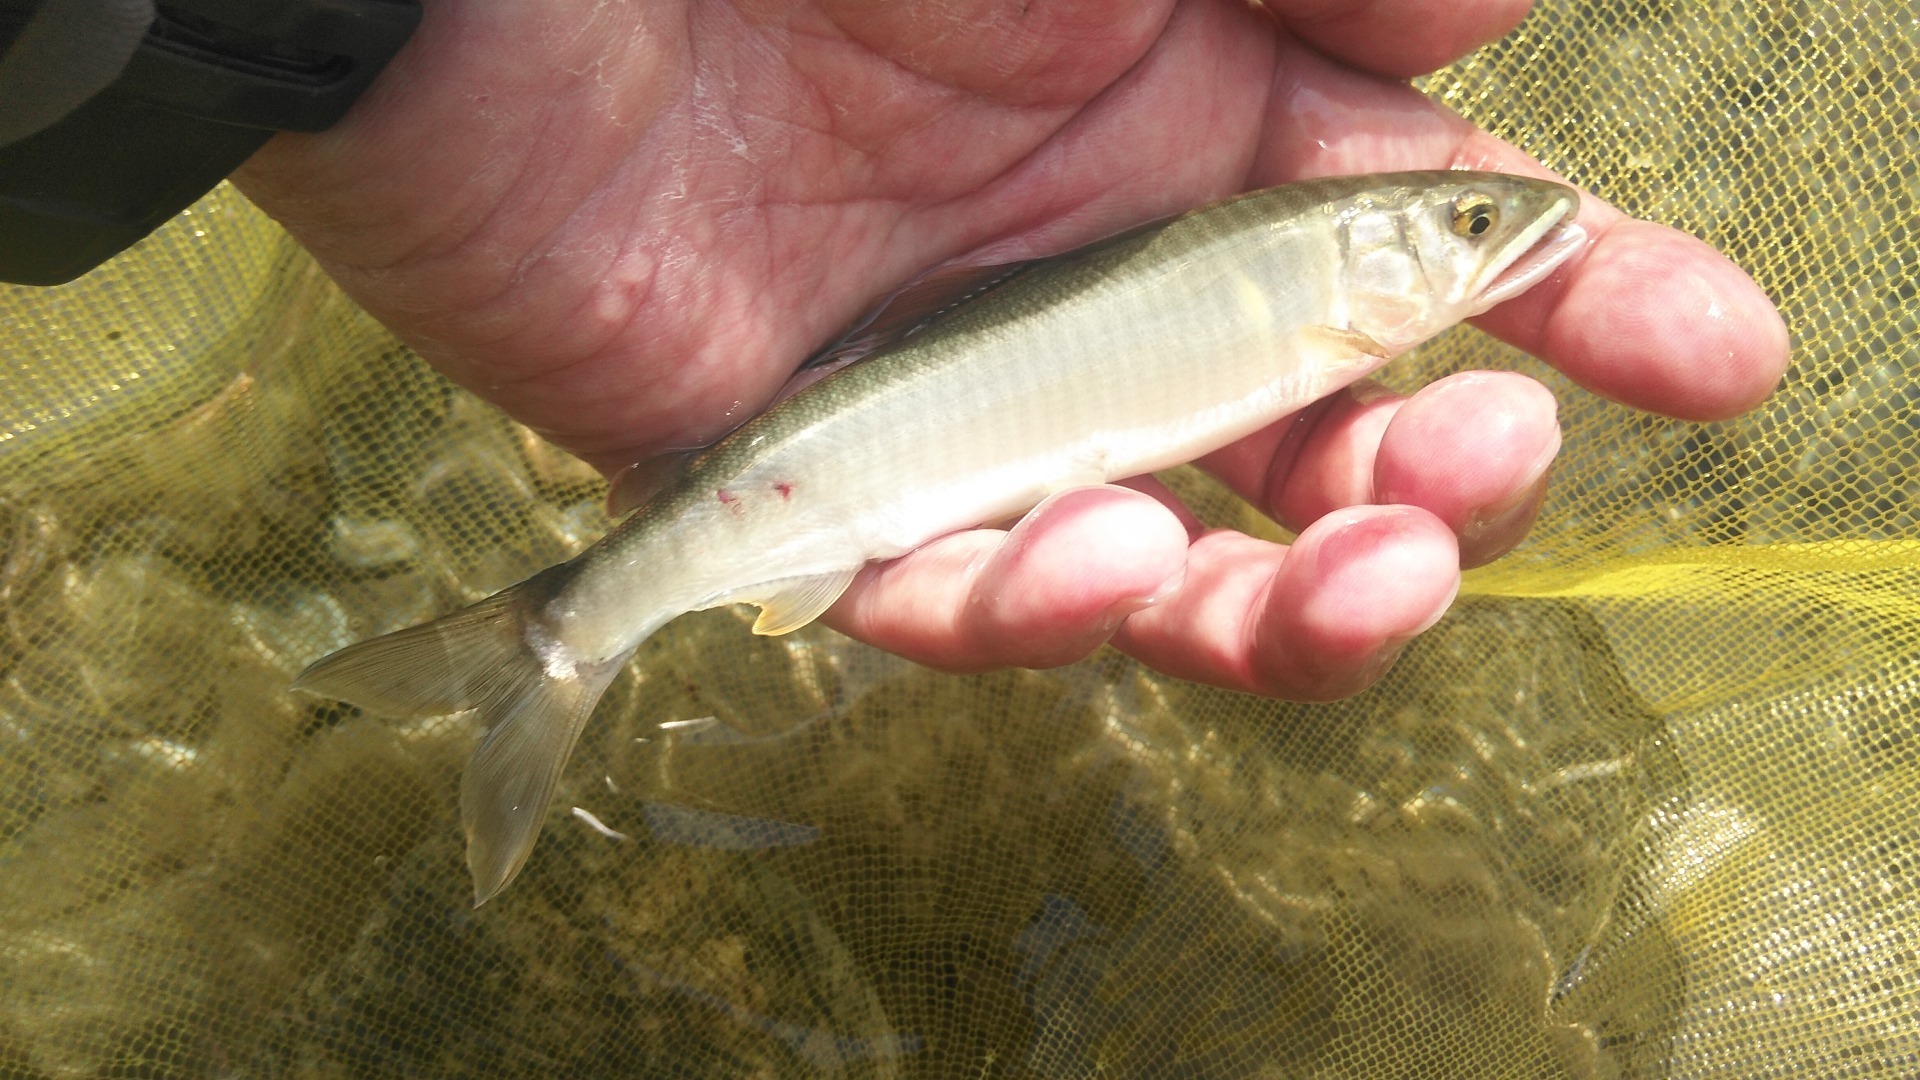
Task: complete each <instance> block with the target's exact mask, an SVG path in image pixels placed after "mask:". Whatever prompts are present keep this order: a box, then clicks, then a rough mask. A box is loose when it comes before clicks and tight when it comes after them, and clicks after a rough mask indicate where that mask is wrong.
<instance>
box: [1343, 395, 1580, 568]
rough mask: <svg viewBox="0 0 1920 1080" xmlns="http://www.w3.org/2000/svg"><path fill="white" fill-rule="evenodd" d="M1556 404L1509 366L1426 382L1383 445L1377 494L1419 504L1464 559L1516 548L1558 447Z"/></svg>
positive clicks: (1474, 562) (1467, 562) (1474, 560)
mask: <svg viewBox="0 0 1920 1080" xmlns="http://www.w3.org/2000/svg"><path fill="white" fill-rule="evenodd" d="M1558 412H1559V406H1558V404H1557V403H1556V402H1555V401H1554V400H1553V394H1552V392H1551V391H1549V390H1548V389H1547V388H1546V387H1544V386H1541V385H1540V384H1539V383H1537V382H1535V381H1533V380H1532V379H1529V378H1527V377H1526V376H1524V375H1516V374H1513V373H1512V372H1500V371H1467V372H1462V373H1460V374H1458V375H1452V376H1449V377H1447V378H1445V379H1441V380H1440V381H1438V382H1436V383H1433V384H1432V385H1430V386H1427V387H1424V388H1422V389H1421V390H1420V392H1419V393H1417V394H1415V395H1414V396H1413V397H1412V398H1411V399H1410V400H1408V401H1407V402H1406V404H1405V405H1404V406H1403V407H1401V408H1400V409H1399V410H1398V411H1397V412H1395V413H1394V415H1393V420H1392V422H1391V423H1390V424H1388V425H1387V429H1386V431H1385V433H1384V435H1383V436H1382V438H1381V439H1380V442H1379V444H1378V452H1377V454H1376V455H1375V458H1374V466H1373V477H1372V481H1373V498H1374V501H1376V502H1381V503H1401V504H1405V505H1408V506H1418V507H1420V508H1421V509H1423V510H1426V511H1427V512H1428V513H1430V514H1433V515H1434V516H1435V517H1437V518H1439V519H1440V520H1441V522H1442V523H1444V524H1445V525H1446V526H1447V527H1448V528H1449V529H1451V530H1452V531H1453V535H1454V537H1455V538H1456V539H1457V540H1458V541H1459V544H1460V565H1461V566H1462V567H1472V566H1480V565H1483V564H1485V563H1489V562H1492V561H1493V560H1494V559H1496V558H1498V557H1500V556H1501V555H1504V554H1506V553H1507V552H1508V551H1511V550H1512V549H1513V547H1514V545H1516V544H1518V543H1519V542H1520V541H1521V540H1522V539H1523V538H1525V536H1526V534H1527V530H1528V529H1529V528H1531V527H1532V525H1533V520H1534V518H1535V517H1537V516H1538V515H1539V512H1540V504H1541V502H1542V501H1543V500H1544V499H1545V497H1546V491H1547V476H1548V471H1549V470H1550V469H1551V468H1552V466H1553V459H1554V455H1556V454H1557V453H1559V451H1560V424H1559V420H1558Z"/></svg>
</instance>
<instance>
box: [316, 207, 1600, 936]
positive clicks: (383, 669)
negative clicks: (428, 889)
mask: <svg viewBox="0 0 1920 1080" xmlns="http://www.w3.org/2000/svg"><path fill="white" fill-rule="evenodd" d="M1576 206H1577V201H1576V199H1575V197H1574V195H1573V193H1572V192H1571V191H1570V190H1568V189H1566V188H1564V187H1562V186H1560V185H1557V184H1552V183H1548V182H1545V181H1538V180H1529V179H1522V178H1518V177H1509V176H1501V175H1498V174H1485V173H1468V172H1438V173H1435V172H1429V173H1403V174H1386V175H1380V176H1366V177H1347V178H1338V179H1332V180H1323V181H1314V182H1308V183H1304V184H1297V185H1291V186H1287V187H1281V188H1274V189H1269V190H1266V191H1261V192H1255V193H1252V194H1249V195H1245V196H1241V197H1238V198H1236V199H1231V200H1228V201H1226V202H1223V203H1220V204H1216V205H1214V206H1212V207H1208V208H1205V209H1202V210H1199V211H1195V212H1192V213H1189V214H1186V215H1182V216H1180V217H1176V218H1171V219H1168V220H1166V221H1162V222H1157V223H1153V224H1150V225H1146V226H1142V227H1139V228H1136V229H1133V230H1130V231H1128V232H1126V233H1122V234H1120V235H1118V236H1115V237H1113V238H1110V239H1108V240H1105V241H1101V242H1098V243H1095V244H1092V245H1088V246H1087V247H1084V248H1080V249H1077V250H1075V251H1072V252H1068V253H1066V254H1063V255H1059V256H1054V257H1051V258H1047V259H1041V260H1035V261H1033V262H1032V263H1030V264H1027V265H1025V266H1023V267H1022V268H1020V269H1018V270H1017V271H1014V272H1012V273H1011V274H1010V275H1008V276H1004V277H1003V280H1000V281H999V283H998V284H996V285H994V286H993V287H991V288H989V289H986V290H985V291H984V292H981V293H979V294H978V295H974V296H971V297H970V298H968V299H966V300H964V301H962V302H959V303H957V304H955V305H954V306H953V307H952V308H951V309H950V310H946V311H942V312H940V313H939V314H938V315H937V316H935V317H933V318H931V319H928V320H926V321H925V322H924V323H922V324H919V325H914V324H912V323H909V324H907V325H908V326H910V327H911V329H910V331H908V332H905V333H904V334H896V335H895V336H894V337H893V338H892V339H890V340H886V341H883V342H881V343H880V344H879V345H878V347H877V348H876V349H875V351H874V352H873V353H872V354H871V355H870V356H868V357H866V358H865V359H864V360H861V361H860V362H858V363H855V364H852V365H851V366H848V367H845V368H844V369H842V370H839V371H835V372H834V373H833V374H831V375H829V376H827V377H825V378H822V379H820V380H819V381H817V382H814V383H813V384H811V385H809V386H807V387H805V388H804V389H802V390H800V391H799V392H798V393H796V394H794V395H792V396H791V397H789V398H787V399H785V400H783V401H781V402H779V403H778V404H777V405H776V406H775V407H774V408H772V409H770V410H769V411H767V412H766V413H764V414H762V415H760V416H758V417H756V418H754V419H753V420H750V421H749V422H747V423H746V424H745V425H743V426H742V427H740V428H739V429H738V430H736V431H734V432H732V433H731V434H729V435H728V436H727V437H726V438H724V439H723V440H721V441H720V442H719V443H717V444H715V445H714V446H713V447H711V448H709V449H708V450H706V451H704V452H703V453H701V454H699V455H698V456H696V457H695V458H693V459H692V461H691V462H690V463H689V464H688V466H687V468H686V470H685V472H684V473H683V474H682V475H681V476H680V477H679V479H678V480H677V481H676V482H674V483H672V484H670V485H669V486H667V487H666V488H664V489H663V490H661V491H659V492H658V493H656V494H655V495H654V496H653V497H652V498H651V499H649V500H648V501H646V502H645V503H644V504H643V505H642V506H641V507H640V508H639V509H637V510H636V511H635V512H634V513H633V514H632V515H631V516H630V517H629V518H628V519H627V520H626V521H624V522H623V523H622V524H621V525H620V526H619V527H618V528H616V529H615V530H613V531H612V532H611V533H609V534H608V535H607V537H605V538H604V539H603V540H601V541H600V542H599V543H597V544H595V545H593V546H592V547H590V548H589V549H587V550H586V551H585V552H583V553H581V554H580V555H579V556H577V557H576V558H574V559H573V560H570V561H569V562H566V563H562V564H560V565H558V566H555V567H550V568H548V569H547V570H545V571H542V572H541V573H539V574H536V575H534V576H533V577H531V578H529V579H528V580H526V581H524V582H522V583H520V584H519V585H516V586H513V587H512V588H510V589H507V590H505V591H503V592H502V593H499V594H497V595H495V596H494V597H491V598H489V599H487V600H484V601H482V602H480V603H479V604H476V605H474V606H472V607H470V608H467V609H464V610H463V611H459V612H455V613H454V614H452V615H449V616H447V617H445V618H443V619H441V620H437V621H436V622H432V623H428V624H425V625H423V626H417V627H412V628H409V629H407V630H402V631H399V632H398V633H395V634H389V635H387V636H385V637H382V638H376V639H373V640H372V641H367V642H362V643H360V644H358V645H354V646H350V647H348V648H347V649H344V650H341V651H340V652H338V653H335V654H333V655H331V656H328V657H325V658H323V659H322V660H320V661H319V662H317V663H316V664H315V665H314V666H313V667H311V668H309V669H308V671H307V672H305V673H303V674H302V675H301V677H300V679H299V680H298V681H297V682H296V684H295V685H296V686H298V687H300V688H303V689H309V690H312V691H314V692H316V693H323V694H328V695H332V696H335V697H339V698H343V699H345V700H348V701H351V702H354V703H356V704H359V705H361V706H363V707H365V708H368V709H371V710H373V711H376V712H384V713H390V714H395V715H422V714H427V715H431V714H436V713H444V712H451V711H455V710H458V709H465V708H476V709H478V710H479V711H480V713H481V715H482V717H483V718H484V719H485V720H486V721H487V723H488V725H489V730H488V735H487V738H486V739H485V740H484V741H483V742H482V744H481V747H480V749H479V750H477V751H476V752H475V755H474V758H473V760H472V761H471V762H470V763H469V765H468V768H467V772H466V776H465V777H464V779H463V782H462V793H461V804H462V820H463V825H464V827H465V829H466V833H467V839H468V865H469V868H470V870H471V871H472V873H473V877H474V883H475V902H476V903H479V902H483V901H484V900H485V899H486V898H487V897H489V896H491V895H493V893H495V892H497V891H498V890H499V889H500V888H502V887H504V886H505V884H506V883H507V882H508V881H510V880H511V879H512V877H513V876H514V875H515V874H516V873H517V872H518V871H519V868H520V866H521V865H522V864H523V863H524V861H525V859H526V856H527V854H528V852H529V851H530V850H531V849H532V846H533V843H534V840H535V838H536V837H537V835H538V832H539V827H540V822H541V820H542V818H543V817H544V816H545V813H546V809H547V805H548V803H549V801H550V800H551V798H552V794H553V789H554V785H555V784H556V782H557V780H558V777H559V774H560V770H561V767H562V766H563V765H564V763H565V761H566V758H567V756H568V755H569V754H570V753H571V751H572V747H573V744H574V742H575V741H576V740H577V738H578V735H579V732H580V730H581V728H582V726H583V725H584V724H585V723H586V720H587V718H588V715H589V714H590V713H591V711H592V708H593V705H594V703H595V702H596V701H597V700H598V698H599V696H600V693H601V692H602V691H603V690H604V689H605V687H606V685H607V683H608V682H610V681H611V679H612V678H613V675H614V674H615V673H617V671H618V670H619V668H620V666H621V665H623V664H624V663H625V662H626V660H627V658H628V657H629V656H630V655H631V654H632V652H633V650H634V649H635V648H637V647H638V645H639V644H640V643H641V642H642V641H644V640H645V639H646V638H647V637H648V636H649V635H651V634H652V633H653V632H654V631H655V630H657V629H659V627H660V626H662V625H664V624H665V623H666V622H667V621H669V620H671V619H673V618H674V617H676V616H678V615H680V614H682V613H684V612H687V611H693V610H699V609H702V608H708V607H713V606H717V605H720V604H726V603H734V602H749V603H755V604H758V605H760V606H761V608H762V615H761V619H760V621H759V622H758V623H757V624H756V626H755V629H756V630H759V631H761V632H783V631H785V630H790V629H793V628H794V627H796V626H799V625H804V624H805V623H806V622H808V621H811V620H812V619H813V618H815V617H817V616H818V615H819V614H820V613H821V612H823V611H824V610H825V609H826V608H827V607H828V606H830V605H831V604H832V602H833V601H834V600H835V599H836V598H837V597H838V596H839V594H840V592H841V591H842V590H844V589H845V588H846V586H847V584H848V582H849V581H850V580H851V579H852V576H853V574H854V573H855V572H856V571H857V570H858V569H859V568H860V567H861V566H863V565H865V564H866V563H868V562H870V561H873V560H876V559H888V558H893V557H896V556H899V555H902V554H905V553H906V552H908V551H911V550H912V549H914V548H915V547H918V546H919V545H921V544H924V543H926V542H927V541H929V540H932V539H934V538H937V537H939V536H941V535H944V534H946V533H950V532H953V531H955V530H958V529H963V528H967V527H969V526H972V525H976V524H979V523H981V522H984V521H993V520H1000V519H1004V518H1006V517H1009V516H1011V515H1014V514H1017V513H1020V512H1023V511H1025V510H1026V509H1028V508H1030V507H1032V506H1033V505H1034V504H1036V503H1038V502H1039V501H1041V500H1042V499H1043V498H1045V497H1046V496H1047V495H1049V494H1051V493H1053V492H1056V491H1060V490H1065V489H1068V488H1071V487H1075V486H1079V485H1085V484H1098V483H1104V482H1106V481H1109V480H1115V479H1121V478H1124V477H1128V476H1134V475H1139V474H1141V473H1145V472H1150V471H1153V470H1155V469H1159V468H1164V467H1167V466H1170V465H1173V464H1177V463H1179V462H1183V461H1188V460H1191V459H1193V458H1194V457H1197V456H1199V455H1200V454H1203V453H1205V452H1207V451H1210V450H1213V449H1216V448H1218V447H1220V446H1223V445H1225V444H1227V443H1229V442H1231V441H1233V440H1234V439H1237V438H1239V437H1241V436H1244V435H1247V434H1249V433H1251V432H1253V431H1256V430H1258V429H1259V428H1261V427H1263V426H1265V425H1267V424H1269V423H1272V422H1274V421H1275V420H1278V419H1280V418H1282V417H1284V416H1285V415H1287V414H1288V413H1290V412H1293V411H1295V410H1297V409H1300V408H1302V407H1304V406H1306V405H1308V404H1310V403H1312V402H1313V401H1314V400H1316V399H1318V398H1320V397H1323V396H1325V395H1326V394H1329V393H1331V392H1333V391H1335V390H1337V389H1339V388H1340V387H1342V386H1344V385H1346V384H1347V383H1349V382H1351V381H1353V380H1354V379H1356V378H1359V377H1361V376H1363V375H1365V374H1367V373H1368V372H1370V371H1372V370H1374V369H1375V368H1377V367H1378V366H1379V365H1381V364H1383V363H1385V362H1386V361H1387V360H1388V359H1389V358H1390V357H1391V356H1393V355H1397V354H1398V353H1400V352H1402V351H1404V350H1405V349H1407V348H1409V347H1411V346H1412V345H1414V344H1417V343H1418V342H1419V341H1422V340H1425V339H1426V338H1428V337H1431V336H1432V335H1433V334H1436V333H1438V332H1440V331H1441V330H1444V329H1446V328H1447V327H1448V326H1451V325H1453V324H1454V323H1456V322H1458V321H1459V320H1461V319H1463V318H1466V317H1468V316H1470V315H1472V314H1475V313H1477V312H1478V311H1482V310H1485V309H1486V308H1487V307H1488V306H1491V305H1492V304H1494V303H1497V302H1499V301H1501V300H1504V299H1506V298H1508V297H1510V296H1512V295H1515V294H1517V293H1518V292H1520V291H1523V290H1524V289H1525V288H1527V287H1529V286H1530V285H1532V284H1533V283H1534V282H1537V281H1538V280H1540V279H1541V278H1543V277H1544V276H1545V275H1546V274H1547V273H1549V272H1550V271H1551V270H1552V269H1553V268H1554V266H1556V265H1558V263H1559V262H1561V261H1562V260H1563V259H1565V258H1566V257H1567V256H1568V255H1569V254H1571V253H1572V251H1573V250H1575V249H1576V248H1577V247H1578V245H1579V244H1580V243H1581V242H1582V236H1581V234H1580V232H1579V229H1578V226H1575V225H1573V224H1571V217H1572V214H1573V212H1574V209H1575V207H1576Z"/></svg>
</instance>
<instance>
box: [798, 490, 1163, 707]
mask: <svg viewBox="0 0 1920 1080" xmlns="http://www.w3.org/2000/svg"><path fill="white" fill-rule="evenodd" d="M1187 541H1188V534H1187V527H1186V525H1185V524H1184V523H1183V522H1182V520H1181V519H1180V517H1179V516H1177V515H1176V514H1175V513H1173V512H1172V511H1171V510H1170V509H1169V508H1168V507H1167V506H1165V505H1162V504H1161V503H1160V502H1159V501H1158V500H1156V499H1155V498H1154V497H1152V496H1150V495H1147V494H1143V493H1142V492H1139V491H1133V490H1128V489H1125V488H1119V487H1096V488H1080V489H1077V490H1074V491H1068V492H1063V493H1061V494H1059V495H1056V496H1054V497H1053V498H1051V499H1049V500H1047V501H1046V502H1045V503H1042V504H1041V505H1040V506H1039V507H1036V508H1035V509H1034V510H1033V512H1032V513H1030V514H1028V515H1027V516H1026V517H1025V518H1023V519H1022V520H1021V521H1020V523H1019V524H1018V525H1016V526H1014V528H1013V529H1012V530H1011V531H1009V532H1001V531H999V530H994V529H974V530H970V531H967V532H962V533H956V534H954V535H952V536H947V537H944V538H942V539H939V540H936V541H934V542H933V543H931V544H927V545H924V546H922V547H920V548H918V549H916V550H915V551H913V552H911V553H909V554H907V555H904V556H902V557H901V558H898V559H895V560H893V561H891V562H887V563H882V564H879V565H877V566H871V567H868V568H867V569H866V570H863V571H862V572H861V574H860V576H859V577H857V578H856V579H855V580H854V583H853V586H852V587H851V588H849V589H848V590H847V593H846V595H845V596H843V597H841V599H840V601H839V602H838V603H837V604H835V605H834V607H833V609H832V610H831V611H829V612H828V613H827V617H826V621H827V623H828V624H829V625H831V626H833V627H834V628H835V629H838V630H840V631H842V632H843V633H846V634H848V635H850V636H852V637H855V638H859V639H860V640H862V641H865V642H868V643H869V644H873V645H876V646H879V647H880V648H883V649H886V650H888V651H889V652H894V653H898V654H900V655H902V656H905V657H907V658H908V659H910V660H914V661H916V662H918V663H922V664H926V665H928V666H930V667H936V668H941V669H943V670H947V671H984V670H987V669H990V668H996V667H1004V666H1007V665H1016V666H1019V667H1035V668H1040V667H1056V666H1059V665H1061V664H1069V663H1072V662H1074V661H1076V660H1080V659H1084V658H1085V657H1086V656H1087V655H1089V654H1090V653H1092V652H1093V651H1094V650H1095V649H1098V648H1099V647H1100V646H1101V645H1102V644H1103V643H1105V642H1106V640H1107V638H1108V637H1109V636H1111V635H1112V633H1113V631H1114V629H1115V628H1116V627H1118V626H1119V625H1120V623H1121V620H1123V619H1125V618H1126V617H1127V616H1128V615H1129V614H1131V613H1133V612H1135V611H1138V610H1140V609H1141V608H1143V607H1146V606H1148V605H1150V604H1152V603H1154V602H1156V601H1157V600H1158V599H1159V598H1160V597H1161V596H1163V595H1165V594H1166V593H1168V592H1170V591H1171V590H1172V589H1173V587H1174V586H1175V584H1176V583H1177V582H1178V581H1179V580H1180V577H1181V574H1182V571H1183V568H1184V566H1185V561H1186V552H1187Z"/></svg>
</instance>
